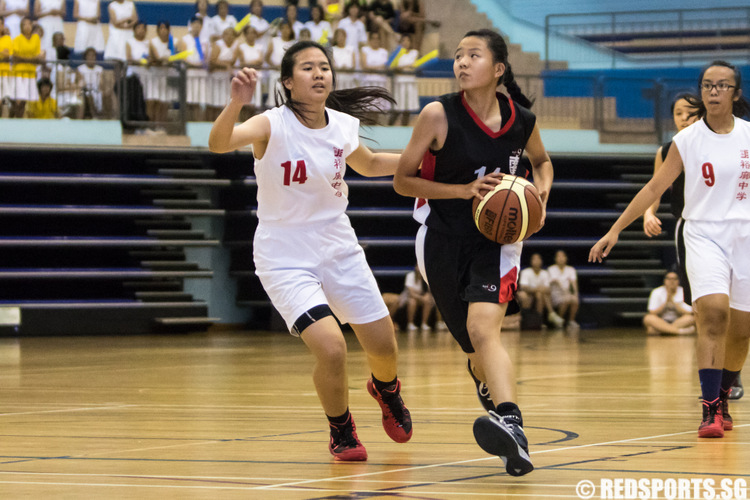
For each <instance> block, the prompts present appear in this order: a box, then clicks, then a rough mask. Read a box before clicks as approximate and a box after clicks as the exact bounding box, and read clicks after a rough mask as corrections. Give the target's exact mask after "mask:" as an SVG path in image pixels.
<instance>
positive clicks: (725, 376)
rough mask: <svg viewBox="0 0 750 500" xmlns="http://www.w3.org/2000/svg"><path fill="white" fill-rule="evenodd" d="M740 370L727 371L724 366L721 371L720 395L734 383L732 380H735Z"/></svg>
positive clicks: (726, 391)
mask: <svg viewBox="0 0 750 500" xmlns="http://www.w3.org/2000/svg"><path fill="white" fill-rule="evenodd" d="M739 374H740V372H739V371H736V372H733V371H729V370H727V369H726V368H724V369H723V370H722V371H721V393H722V395H724V394H726V393H728V392H729V390H730V389H731V388H732V386H733V385H734V382H735V381H736V380H737V377H738V376H739Z"/></svg>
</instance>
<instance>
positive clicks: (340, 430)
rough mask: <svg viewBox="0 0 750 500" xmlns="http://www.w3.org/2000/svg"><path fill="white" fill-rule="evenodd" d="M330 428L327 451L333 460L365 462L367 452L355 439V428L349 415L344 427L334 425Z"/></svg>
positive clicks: (357, 439)
mask: <svg viewBox="0 0 750 500" xmlns="http://www.w3.org/2000/svg"><path fill="white" fill-rule="evenodd" d="M328 425H330V427H331V441H330V442H329V443H328V450H329V451H330V452H331V455H333V459H334V460H336V461H339V462H361V461H363V460H367V450H365V447H364V446H362V443H360V442H359V438H358V437H357V426H356V425H354V420H353V419H352V417H351V415H349V420H347V422H346V423H345V424H344V425H334V424H331V423H329V424H328Z"/></svg>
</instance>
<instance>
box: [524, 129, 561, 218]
mask: <svg viewBox="0 0 750 500" xmlns="http://www.w3.org/2000/svg"><path fill="white" fill-rule="evenodd" d="M526 156H528V158H529V161H530V162H531V171H532V172H533V173H534V186H536V189H537V191H539V197H540V198H541V199H542V223H541V225H540V226H539V228H540V229H541V227H542V226H544V221H545V218H546V217H547V200H548V199H549V192H550V189H552V179H553V178H554V176H555V174H554V170H553V169H552V161H551V160H550V159H549V155H548V154H547V150H546V149H545V148H544V144H543V143H542V136H541V134H540V133H539V126H538V125H536V124H535V125H534V130H532V131H531V135H530V136H529V140H528V141H526Z"/></svg>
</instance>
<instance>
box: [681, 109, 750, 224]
mask: <svg viewBox="0 0 750 500" xmlns="http://www.w3.org/2000/svg"><path fill="white" fill-rule="evenodd" d="M673 142H674V144H675V145H676V146H677V148H678V150H679V152H680V156H681V157H682V163H683V165H684V168H685V208H684V209H683V211H682V218H683V219H685V220H700V221H725V220H750V123H748V122H746V121H745V120H741V119H740V118H737V117H735V118H734V128H733V129H732V131H731V132H730V133H728V134H717V133H715V132H713V131H712V130H711V129H709V128H708V126H707V125H706V123H705V121H703V120H700V121H698V122H696V123H694V124H693V125H691V126H689V127H688V128H686V129H684V130H682V131H681V132H680V133H679V134H677V135H675V136H674V139H673Z"/></svg>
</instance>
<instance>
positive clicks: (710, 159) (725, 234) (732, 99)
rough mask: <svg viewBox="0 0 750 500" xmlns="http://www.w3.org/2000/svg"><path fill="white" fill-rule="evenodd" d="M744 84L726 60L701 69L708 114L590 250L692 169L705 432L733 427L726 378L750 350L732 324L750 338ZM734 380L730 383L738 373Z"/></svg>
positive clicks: (687, 212)
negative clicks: (731, 344) (730, 350)
mask: <svg viewBox="0 0 750 500" xmlns="http://www.w3.org/2000/svg"><path fill="white" fill-rule="evenodd" d="M741 84H742V81H741V75H740V72H739V71H738V70H737V69H736V68H735V67H734V66H732V65H730V64H729V63H726V62H724V61H714V62H713V63H711V65H710V66H708V67H707V68H706V69H705V70H704V71H703V72H702V73H701V75H700V78H699V81H698V86H699V89H700V94H701V99H700V101H698V102H696V103H695V105H696V106H697V107H698V108H699V109H698V114H699V116H703V119H702V120H700V121H698V122H696V123H694V124H693V125H690V126H689V127H687V128H686V129H684V130H683V131H681V132H680V133H678V134H677V135H676V136H675V137H674V139H673V142H674V145H675V146H676V147H673V148H670V149H669V153H668V154H667V158H666V159H665V160H664V164H663V165H662V166H661V168H660V169H659V170H658V171H657V172H656V173H655V174H654V177H653V179H651V181H649V182H648V184H646V186H644V188H643V189H641V191H640V192H639V193H638V194H637V195H636V196H635V198H633V201H632V202H630V204H629V205H628V207H627V208H626V209H625V211H624V212H623V214H622V215H621V216H620V218H619V219H617V221H616V222H615V223H614V225H613V226H612V228H611V229H610V230H609V232H608V233H607V234H606V235H605V236H604V237H603V238H602V239H601V240H599V242H598V243H597V244H596V245H594V246H593V247H592V248H591V252H590V253H589V261H590V262H593V261H598V262H601V260H602V258H603V257H606V256H607V255H609V252H610V251H611V250H612V247H613V246H614V245H615V244H616V243H617V238H618V235H619V233H620V232H621V231H622V230H623V229H625V228H626V227H627V226H628V225H629V224H630V223H631V222H633V221H634V220H635V219H636V218H637V217H638V216H639V215H640V214H642V213H643V212H644V211H645V210H646V209H647V208H648V207H649V206H650V205H652V204H653V203H654V202H655V201H656V200H657V199H658V198H659V197H660V196H661V195H662V193H664V191H666V189H667V188H668V187H669V186H670V185H671V184H672V183H673V182H674V181H675V179H677V177H678V176H679V174H680V173H681V172H683V171H684V172H685V208H684V210H683V212H682V217H683V219H685V230H684V234H685V247H686V259H685V263H686V265H687V273H688V277H689V279H690V287H691V288H692V295H693V305H694V308H695V310H696V319H697V326H698V339H697V354H698V376H699V378H700V382H701V392H702V401H703V403H702V404H703V420H702V422H701V424H700V426H699V428H698V436H699V437H723V436H724V431H725V430H730V429H732V427H733V420H732V418H731V416H730V415H729V411H728V409H729V404H728V394H727V392H726V391H722V390H721V388H722V385H724V384H722V379H723V378H725V377H726V378H727V379H731V378H732V376H734V377H735V378H736V374H737V372H739V370H740V368H741V367H742V363H743V362H744V360H745V357H746V355H747V342H744V345H745V347H744V353H736V354H738V355H737V356H731V359H730V356H726V344H727V342H728V341H729V335H728V333H727V332H728V325H729V324H730V323H731V324H732V325H733V328H732V330H733V331H732V333H731V335H732V337H733V338H737V339H747V338H749V337H750V265H749V264H748V262H750V261H749V260H748V255H750V199H748V198H749V197H750V123H748V122H746V121H744V120H741V119H740V118H738V116H746V115H747V114H748V112H750V106H749V105H748V103H747V101H745V99H744V98H743V97H742V90H741V88H740V87H741ZM739 344H740V345H741V344H742V342H740V343H739ZM730 363H737V365H730ZM726 382H728V383H729V385H725V387H727V388H728V387H731V385H732V384H731V383H732V382H734V380H726Z"/></svg>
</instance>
